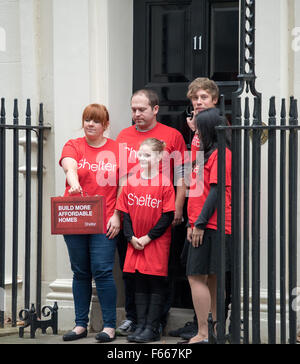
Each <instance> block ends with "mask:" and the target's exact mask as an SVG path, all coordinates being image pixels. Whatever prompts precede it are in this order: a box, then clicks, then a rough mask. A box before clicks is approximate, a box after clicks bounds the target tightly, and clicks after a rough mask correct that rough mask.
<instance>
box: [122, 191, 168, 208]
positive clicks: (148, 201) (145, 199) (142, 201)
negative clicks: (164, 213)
mask: <svg viewBox="0 0 300 364" xmlns="http://www.w3.org/2000/svg"><path fill="white" fill-rule="evenodd" d="M161 202H162V200H159V199H157V198H153V197H152V196H151V194H146V196H137V195H136V194H135V193H129V194H128V205H129V206H134V205H135V206H145V207H151V208H153V209H158V208H159V207H161Z"/></svg>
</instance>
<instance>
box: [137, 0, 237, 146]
mask: <svg viewBox="0 0 300 364" xmlns="http://www.w3.org/2000/svg"><path fill="white" fill-rule="evenodd" d="M238 31H239V1H238V0H234V1H233V0H231V1H229V0H176V1H174V0H173V1H172V0H169V1H161V0H134V67H133V89H134V90H137V89H140V88H143V87H148V88H153V89H155V90H156V91H157V92H158V94H159V97H160V112H159V121H161V122H162V123H164V124H167V125H169V126H173V127H174V128H176V129H178V130H179V131H181V133H182V134H183V136H184V138H185V141H186V143H187V144H188V145H189V144H190V139H191V134H190V131H189V128H188V127H187V125H186V122H185V117H184V110H185V109H186V107H187V106H188V105H189V101H188V100H187V98H186V93H187V88H188V84H189V83H190V82H191V81H192V80H193V79H194V78H196V77H209V78H212V79H213V80H215V81H216V82H217V84H218V85H219V87H220V92H221V93H223V94H224V95H225V98H226V105H227V106H226V108H227V111H228V112H229V113H230V105H231V92H232V91H234V90H236V88H237V85H238V82H237V74H238V58H239V57H238V34H239V32H238Z"/></svg>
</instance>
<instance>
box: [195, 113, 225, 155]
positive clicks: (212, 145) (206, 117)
mask: <svg viewBox="0 0 300 364" xmlns="http://www.w3.org/2000/svg"><path fill="white" fill-rule="evenodd" d="M196 124H197V130H198V133H199V139H201V142H202V148H203V151H204V154H206V153H208V152H210V151H212V150H214V149H216V148H217V142H218V140H217V131H216V129H215V127H216V126H219V125H222V124H223V125H224V124H225V125H227V122H226V119H225V118H223V117H222V116H221V115H220V111H219V110H218V109H217V108H215V107H213V108H210V109H206V110H203V111H201V112H200V113H199V114H197V116H196ZM230 144H231V142H230V135H229V134H226V146H227V147H228V148H230Z"/></svg>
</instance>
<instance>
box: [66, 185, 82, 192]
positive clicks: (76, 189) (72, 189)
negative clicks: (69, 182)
mask: <svg viewBox="0 0 300 364" xmlns="http://www.w3.org/2000/svg"><path fill="white" fill-rule="evenodd" d="M78 193H80V194H81V195H82V187H81V186H80V184H79V183H75V184H74V185H73V186H71V187H70V189H69V195H76V194H77V195H78Z"/></svg>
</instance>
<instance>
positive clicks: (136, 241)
mask: <svg viewBox="0 0 300 364" xmlns="http://www.w3.org/2000/svg"><path fill="white" fill-rule="evenodd" d="M130 243H131V244H132V245H133V247H134V249H136V250H143V249H144V247H143V245H141V244H140V241H139V239H138V238H137V237H135V236H133V237H132V238H131V240H130Z"/></svg>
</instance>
